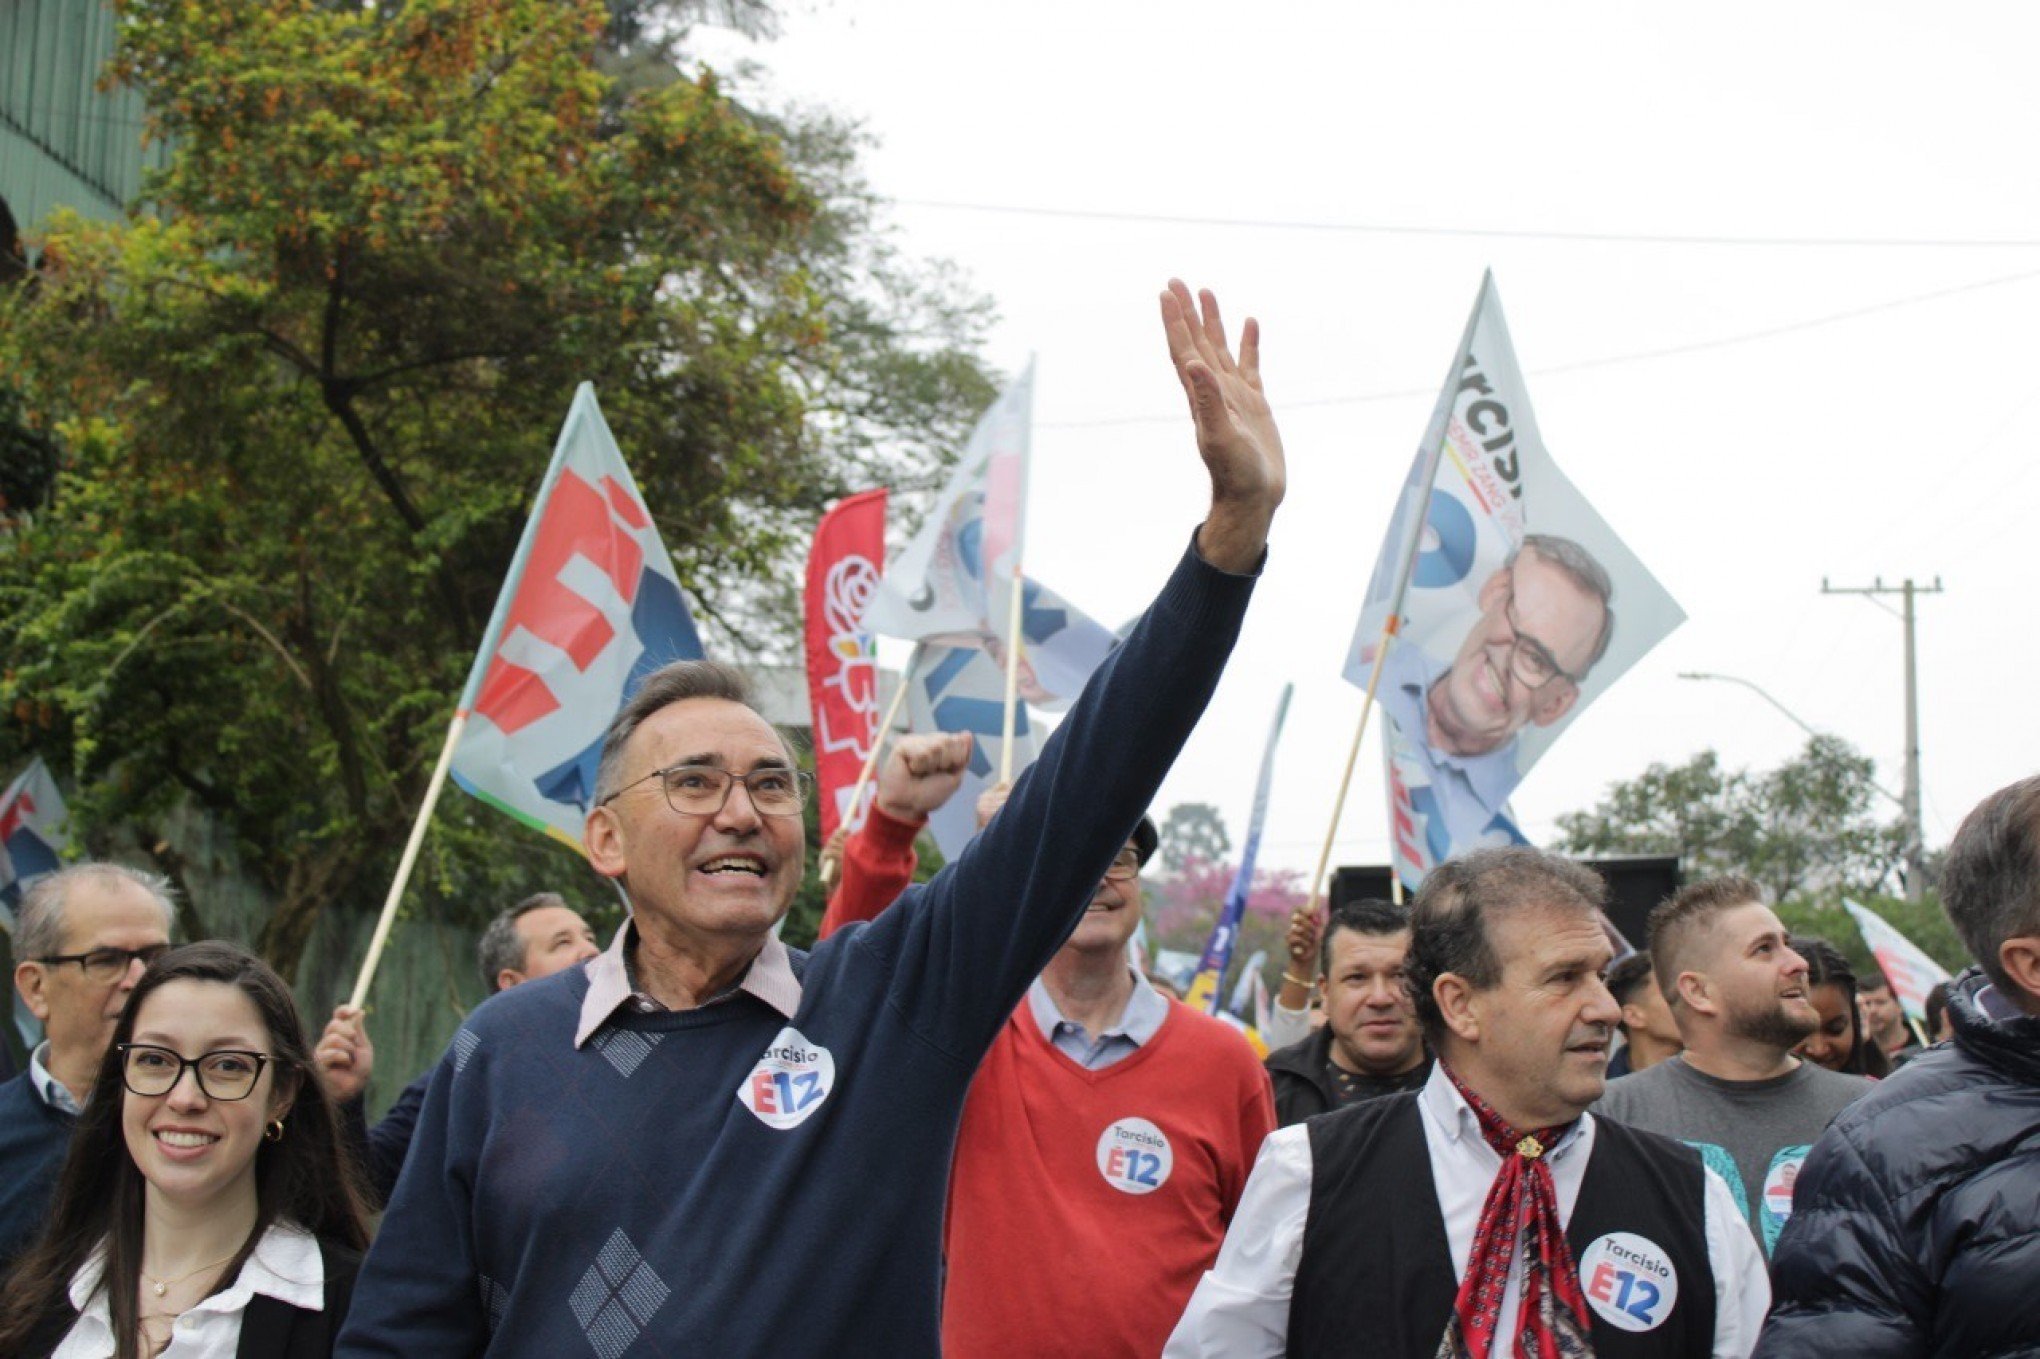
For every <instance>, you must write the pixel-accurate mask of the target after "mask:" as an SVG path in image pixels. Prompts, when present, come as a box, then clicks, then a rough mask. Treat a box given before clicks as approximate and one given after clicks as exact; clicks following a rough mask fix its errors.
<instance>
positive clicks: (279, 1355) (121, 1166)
mask: <svg viewBox="0 0 2040 1359" xmlns="http://www.w3.org/2000/svg"><path fill="white" fill-rule="evenodd" d="M366 1245H367V1233H366V1230H365V1228H364V1218H363V1213H362V1208H361V1199H360V1196H359V1193H358V1191H357V1189H356V1187H355V1171H354V1168H353V1166H352V1165H351V1164H350V1162H349V1160H348V1157H347V1154H346V1152H345V1150H344V1148H343V1146H342V1143H341V1140H340V1134H339V1130H338V1124H337V1119H336V1115H335V1112H334V1109H333V1106H332V1105H331V1103H330V1102H329V1101H328V1100H327V1098H326V1096H325V1094H324V1093H323V1091H322V1090H321V1088H320V1086H319V1083H318V1081H317V1080H315V1079H313V1078H312V1074H311V1065H310V1054H309V1052H308V1051H307V1048H306V1044H305V1034H304V1026H303V1024H302V1023H301V1022H300V1020H299V1018H298V1013H297V1007H296V1005H295V1004H294V1003H293V1002H292V1000H291V995H290V991H289V990H288V988H286V987H285V986H284V984H283V982H282V980H281V979H280V978H278V977H277V975H276V974H275V973H274V972H272V971H271V970H270V969H269V968H268V967H267V966H266V965H265V964H264V963H263V962H262V961H261V960H260V959H258V958H256V957H255V956H254V955H253V954H250V953H248V952H247V951H246V950H244V949H242V948H240V947H238V946H236V945H233V944H225V943H216V942H215V943H201V944H191V945H188V946H186V947H184V948H179V949H173V950H171V951H170V952H169V953H166V954H164V955H163V956H162V957H160V958H157V959H156V960H155V961H153V962H152V963H150V965H149V969H148V971H147V972H146V973H144V974H143V976H142V979H141V980H140V981H139V982H138V983H136V985H135V989H134V993H133V995H131V996H130V997H129V999H128V1003H127V1007H126V1009H124V1010H123V1011H122V1012H121V1016H120V1021H119V1023H118V1025H117V1026H116V1028H115V1030H114V1041H113V1045H112V1046H111V1047H110V1048H109V1049H108V1050H107V1054H106V1059H105V1061H104V1062H103V1063H102V1064H101V1066H100V1068H99V1076H98V1080H97V1081H96V1082H95V1084H94V1085H93V1088H92V1095H91V1098H90V1099H89V1100H88V1101H87V1102H86V1105H85V1112H84V1114H83V1115H82V1116H81V1117H80V1118H79V1120H78V1127H77V1132H76V1134H75V1136H74V1138H73V1140H72V1143H71V1149H70V1155H69V1158H68V1159H67V1160H66V1161H65V1164H64V1171H63V1176H62V1179H61V1180H60V1181H59V1183H58V1187H57V1197H56V1202H55V1204H54V1205H53V1207H52V1211H51V1217H50V1222H49V1225H48V1227H47V1229H46V1230H45V1234H44V1235H43V1237H42V1239H41V1241H40V1242H39V1243H38V1244H37V1246H36V1247H35V1248H34V1249H33V1250H32V1251H30V1252H29V1253H28V1254H27V1255H26V1256H24V1257H23V1258H22V1260H21V1262H20V1263H19V1265H18V1266H17V1267H16V1269H15V1271H14V1273H13V1275H12V1276H11V1277H10V1278H9V1279H8V1281H7V1286H6V1290H5V1292H4V1293H0V1354H8V1355H23V1356H44V1355H49V1356H54V1359H141V1357H142V1356H163V1357H164V1359H233V1357H234V1356H240V1357H241V1359H301V1357H302V1359H323V1356H327V1355H330V1354H331V1353H332V1349H333V1342H334V1340H335V1338H336V1337H337V1336H338V1334H339V1331H340V1324H341V1321H342V1320H343V1318H344V1316H345V1313H346V1306H347V1300H348V1297H349V1294H350V1292H351V1290H352V1286H353V1280H354V1273H355V1270H356V1268H357V1267H358V1265H359V1263H360V1252H361V1251H362V1250H363V1249H364V1248H365V1247H366Z"/></svg>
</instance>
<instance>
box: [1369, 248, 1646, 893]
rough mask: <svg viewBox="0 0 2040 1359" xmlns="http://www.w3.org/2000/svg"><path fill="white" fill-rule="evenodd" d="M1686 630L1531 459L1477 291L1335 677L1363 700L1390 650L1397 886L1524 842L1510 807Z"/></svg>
mask: <svg viewBox="0 0 2040 1359" xmlns="http://www.w3.org/2000/svg"><path fill="white" fill-rule="evenodd" d="M1647 451H1648V450H1647V449H1638V450H1634V452H1636V453H1637V454H1639V455H1641V454H1644V453H1647ZM1406 568H1407V569H1406ZM1684 617H1685V615H1684V614H1683V613H1682V612H1681V611H1680V609H1679V606H1678V605H1677V603H1676V602H1674V601H1673V599H1672V597H1671V596H1670V594H1668V593H1667V592H1666V591H1665V589H1664V587H1663V586H1661V585H1659V584H1658V582H1657V581H1656V579H1655V578H1653V577H1652V575H1651V574H1650V571H1649V570H1648V569H1647V568H1646V567H1645V566H1644V564H1643V563H1642V561H1640V560H1639V559H1638V558H1637V557H1636V555H1635V554H1634V553H1633V552H1631V551H1630V550H1629V548H1628V547H1627V546H1626V545H1625V544H1624V543H1623V542H1622V540H1621V539H1620V538H1619V537H1618V536H1616V534H1615V531H1614V530H1613V529H1612V528H1610V527H1609V526H1608V524H1607V523H1606V522H1605V521H1604V520H1603V519H1602V518H1601V517H1600V515H1599V514H1597V513H1595V511H1594V508H1593V506H1592V505H1590V504H1588V503H1587V500H1586V498H1585V497H1584V496H1582V495H1581V494H1580V492H1579V490H1578V489H1577V488H1576V487H1574V486H1573V484H1572V482H1571V481H1570V480H1568V479H1567V477H1566V475H1565V473H1564V472H1562V471H1561V470H1559V467H1558V465H1557V463H1556V462H1554V461H1553V459H1552V457H1551V454H1550V453H1549V452H1548V451H1547V450H1546V448H1545V445H1544V440H1543V437H1542V436H1541V435H1540V433H1539V432H1538V428H1537V420H1536V416H1535V414H1534V412H1533V411H1532V410H1531V407H1530V398H1529V393H1528V391H1527V390H1526V388H1525V386H1524V383H1523V375H1522V370H1521V369H1520V367H1519V366H1518V365H1517V362H1516V354H1515V349H1514V346H1513V345H1512V344H1511V342H1510V340H1509V330H1508V324H1507V322H1506V321H1505V320H1504V318H1503V315H1502V305H1501V299H1500V296H1499V295H1498V294H1497V292H1496V290H1495V284H1494V276H1493V275H1492V274H1489V275H1487V276H1485V277H1483V278H1482V280H1481V287H1480V294H1479V296H1478V297H1477V298H1476V299H1475V301H1474V307H1473V313H1472V315H1471V317H1470V318H1469V320H1468V322H1467V326H1466V330H1465V332H1464V334H1463V336H1462V338H1461V340H1460V344H1459V348H1458V350H1457V351H1456V352H1455V353H1454V354H1453V359H1452V366H1451V369H1450V370H1449V372H1448V374H1447V376H1446V380H1445V383H1444V387H1443V389H1442V390H1441V391H1440V393H1439V396H1438V401H1437V404H1436V406H1435V407H1434V408H1433V410H1432V413H1431V419H1430V422H1429V424H1428V425H1427V426H1426V429H1425V433H1424V442H1423V444H1422V445H1421V446H1420V447H1419V448H1418V449H1417V453H1416V457H1415V459H1414V461H1413V462H1412V465H1411V468H1410V471H1409V473H1408V475H1407V476H1406V477H1405V478H1404V482H1403V490H1402V494H1401V496H1400V497H1399V499H1398V501H1397V505H1396V510H1395V513H1394V515H1393V516H1392V517H1391V520H1390V523H1389V528H1388V533H1387V535H1386V539H1385V541H1384V542H1383V544H1382V549H1381V554H1380V556H1379V557H1378V558H1377V559H1376V561H1375V566H1374V572H1373V576H1372V578H1371V580H1370V581H1369V584H1368V587H1367V595H1366V599H1365V602H1364V603H1363V605H1362V607H1361V612H1360V618H1359V622H1358V624H1357V626H1356V627H1355V629H1354V632H1353V640H1352V643H1351V645H1350V647H1349V648H1348V652H1347V661H1346V667H1345V677H1346V678H1347V679H1348V680H1349V681H1351V682H1352V683H1354V684H1355V685H1358V686H1361V687H1363V688H1364V687H1366V685H1367V684H1368V683H1369V681H1370V678H1371V677H1372V676H1373V675H1374V665H1375V653H1376V651H1377V650H1378V649H1379V648H1380V647H1381V646H1382V645H1384V644H1386V645H1387V646H1388V648H1389V649H1388V652H1387V654H1386V655H1385V656H1384V657H1382V660H1381V668H1380V677H1379V682H1378V684H1377V686H1376V689H1375V701H1376V702H1377V703H1378V704H1379V705H1380V707H1381V709H1382V712H1383V713H1384V714H1385V715H1386V716H1387V718H1388V723H1387V727H1386V730H1385V733H1384V735H1385V739H1384V741H1383V748H1384V755H1385V761H1384V762H1385V765H1386V774H1387V782H1388V803H1389V819H1390V827H1389V833H1390V840H1391V843H1392V845H1393V850H1394V856H1395V864H1396V870H1397V872H1398V874H1399V875H1400V876H1401V878H1402V880H1403V882H1404V883H1405V884H1406V885H1408V886H1410V887H1412V888H1414V887H1416V886H1418V885H1420V884H1421V883H1422V881H1423V879H1424V875H1425V874H1426V873H1428V872H1429V871H1430V869H1431V868H1433V867H1435V866H1436V865H1437V864H1439V863H1441V862H1443V861H1444V860H1445V859H1447V858H1450V857H1452V856H1453V855H1455V854H1460V853H1463V852H1465V851H1467V850H1469V849H1475V848H1479V847H1482V846H1488V845H1508V844H1521V843H1524V837H1523V835H1522V832H1521V831H1520V830H1518V829H1517V825H1516V821H1515V817H1514V815H1513V813H1512V812H1511V811H1510V809H1509V796H1510V794H1511V793H1513V792H1514V791H1515V789H1516V786H1517V785H1518V784H1519V783H1521V782H1522V780H1523V777H1524V776H1525V775H1526V774H1527V773H1529V771H1530V769H1531V767H1532V766H1533V765H1535V764H1536V762H1537V760H1538V759H1539V758H1540V757H1541V756H1542V755H1543V753H1544V751H1545V750H1546V749H1548V748H1549V747H1550V745H1551V743H1552V741H1553V740H1555V739H1557V737H1558V735H1559V733H1560V732H1561V731H1563V730H1564V729H1565V727H1566V726H1567V725H1568V724H1569V723H1570V722H1571V721H1572V719H1573V718H1574V717H1576V716H1577V715H1578V714H1579V712H1580V711H1581V710H1582V709H1584V708H1585V707H1586V706H1587V705H1588V704H1589V703H1591V702H1592V701H1593V700H1594V698H1596V697H1597V696H1599V695H1600V693H1601V692H1602V691H1603V690H1605V689H1606V688H1607V687H1608V686H1609V685H1610V684H1612V683H1613V682H1614V681H1615V680H1616V679H1618V678H1619V677H1620V676H1621V675H1622V674H1623V673H1624V672H1625V671H1627V670H1628V669H1629V668H1630V667H1631V666H1632V665H1634V664H1635V663H1636V662H1637V661H1638V660H1639V659H1641V658H1642V657H1643V655H1644V654H1645V653H1646V652H1648V651H1649V650H1650V649H1651V648H1652V647H1653V646H1656V645H1657V643H1658V642H1659V641H1661V640H1663V638H1664V637H1665V636H1666V635H1667V634H1668V633H1670V632H1671V630H1672V629H1673V628H1675V627H1677V626H1678V625H1679V623H1680V622H1681V621H1683V620H1684Z"/></svg>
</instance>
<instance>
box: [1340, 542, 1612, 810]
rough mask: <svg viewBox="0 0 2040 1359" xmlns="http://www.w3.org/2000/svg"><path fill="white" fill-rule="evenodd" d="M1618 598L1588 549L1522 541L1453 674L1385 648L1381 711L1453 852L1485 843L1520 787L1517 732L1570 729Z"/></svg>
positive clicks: (1409, 651)
mask: <svg viewBox="0 0 2040 1359" xmlns="http://www.w3.org/2000/svg"><path fill="white" fill-rule="evenodd" d="M1613 596H1614V584H1613V582H1612V581H1611V580H1610V579H1609V576H1608V572H1607V570H1606V569H1605V568H1604V567H1603V566H1602V565H1601V563H1600V562H1598V561H1597V560H1595V558H1594V556H1593V554H1592V553H1590V552H1588V551H1587V550H1586V549H1585V548H1584V547H1582V546H1580V545H1579V544H1578V543H1576V542H1574V541H1572V540H1571V539H1570V538H1561V537H1557V536H1555V535H1552V534H1541V533H1531V534H1526V535H1524V538H1523V542H1522V544H1521V545H1520V546H1519V547H1518V548H1517V549H1516V551H1515V552H1514V553H1512V554H1511V555H1510V557H1509V559H1508V561H1507V562H1505V563H1504V564H1503V566H1502V568H1501V569H1500V570H1498V571H1496V572H1495V573H1494V574H1493V575H1492V576H1489V577H1488V579H1487V580H1486V582H1485V583H1483V584H1482V585H1481V587H1480V594H1479V596H1478V601H1479V606H1480V613H1479V614H1478V615H1477V616H1476V617H1475V618H1474V621H1473V626H1472V627H1470V628H1469V629H1467V633H1466V636H1465V637H1464V638H1463V639H1462V640H1461V641H1460V644H1459V648H1458V650H1457V651H1456V652H1454V654H1453V657H1452V660H1451V662H1450V664H1449V665H1446V666H1444V667H1442V668H1441V667H1439V666H1438V665H1436V664H1435V663H1434V662H1433V661H1432V660H1431V658H1430V657H1429V656H1428V655H1426V654H1425V652H1424V649H1423V648H1422V647H1420V646H1415V645H1411V644H1409V643H1398V644H1396V645H1395V646H1394V647H1393V648H1392V649H1391V650H1390V651H1389V654H1388V659H1387V661H1386V662H1384V663H1383V667H1382V685H1381V704H1382V707H1383V708H1385V709H1386V710H1387V711H1388V715H1389V716H1390V717H1391V718H1392V719H1394V721H1395V724H1396V727H1397V729H1398V730H1399V731H1400V732H1401V733H1402V734H1403V737H1404V738H1405V741H1406V742H1407V744H1408V745H1409V747H1410V748H1411V749H1412V750H1413V752H1414V753H1415V755H1416V763H1417V764H1418V766H1419V768H1418V770H1417V771H1416V772H1415V774H1414V775H1413V776H1412V779H1411V781H1412V782H1413V783H1414V784H1415V785H1416V786H1427V787H1429V789H1430V790H1431V791H1430V802H1431V804H1432V806H1435V813H1434V814H1435V815H1438V816H1439V817H1441V818H1442V819H1443V822H1444V828H1445V830H1446V832H1447V833H1448V834H1449V836H1450V843H1451V844H1452V845H1454V846H1471V845H1474V844H1477V843H1479V841H1480V839H1481V837H1482V835H1483V834H1485V833H1486V832H1487V831H1488V830H1489V827H1490V826H1491V824H1492V823H1493V822H1494V819H1495V817H1496V816H1497V815H1499V814H1500V812H1501V810H1502V807H1503V805H1504V804H1505V803H1506V802H1507V801H1508V799H1509V794H1510V792H1511V791H1512V790H1514V788H1515V786H1516V784H1517V783H1518V782H1519V781H1520V780H1521V778H1522V774H1521V772H1520V771H1519V770H1518V768H1517V765H1516V737H1517V735H1518V733H1520V732H1521V731H1522V730H1523V729H1524V728H1525V727H1529V726H1538V727H1548V726H1551V725H1553V724H1554V723H1557V722H1559V721H1561V720H1563V719H1564V718H1565V716H1566V715H1567V714H1568V713H1570V712H1571V711H1572V710H1573V706H1574V704H1576V703H1577V702H1578V701H1579V697H1580V686H1581V685H1582V684H1584V683H1585V682H1586V678H1587V672H1588V671H1590V670H1591V669H1592V668H1593V667H1594V665H1595V663H1597V662H1598V661H1599V660H1600V659H1601V657H1602V656H1603V655H1605V654H1607V650H1608V643H1609V641H1610V640H1611V639H1612V638H1613V636H1614V633H1615V613H1614V609H1613V608H1612V605H1611V601H1612V599H1613ZM1412 791H1414V788H1413V790H1412ZM1420 806H1422V804H1420ZM1422 809H1423V810H1425V811H1426V812H1427V813H1430V812H1431V811H1432V807H1431V806H1422Z"/></svg>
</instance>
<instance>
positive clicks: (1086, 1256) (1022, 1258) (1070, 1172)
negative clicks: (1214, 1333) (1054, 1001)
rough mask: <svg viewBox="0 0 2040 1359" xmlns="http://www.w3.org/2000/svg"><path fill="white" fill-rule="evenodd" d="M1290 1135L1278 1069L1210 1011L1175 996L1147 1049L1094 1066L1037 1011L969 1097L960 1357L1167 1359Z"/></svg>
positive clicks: (952, 1292) (1008, 1039)
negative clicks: (1239, 1211)
mask: <svg viewBox="0 0 2040 1359" xmlns="http://www.w3.org/2000/svg"><path fill="white" fill-rule="evenodd" d="M1274 1126H1275V1105H1274V1100H1273V1097H1272V1096H1271V1095H1270V1093H1269V1088H1268V1073H1267V1072H1266V1071H1265V1070H1263V1069H1262V1067H1261V1064H1260V1063H1259V1062H1258V1061H1256V1060H1255V1059H1254V1054H1253V1050H1252V1049H1251V1048H1249V1047H1248V1046H1247V1043H1246V1040H1245V1039H1243V1038H1241V1037H1240V1035H1239V1034H1237V1033H1235V1032H1234V1031H1233V1030H1232V1029H1230V1028H1228V1027H1226V1026H1225V1025H1224V1024H1221V1023H1220V1022H1218V1021H1217V1020H1215V1019H1212V1018H1210V1017H1209V1016H1207V1015H1203V1014H1199V1013H1197V1012H1196V1011H1194V1010H1191V1009H1189V1008H1188V1007H1186V1006H1183V1005H1180V1004H1178V1003H1177V1002H1175V1001H1173V1000H1172V1001H1170V1002H1169V1017H1168V1019H1167V1020H1165V1021H1164V1022H1163V1024H1162V1027H1161V1029H1160V1030H1159V1031H1158V1032H1157V1033H1156V1034H1155V1036H1154V1037H1153V1038H1151V1039H1149V1040H1148V1042H1147V1043H1146V1045H1145V1046H1143V1047H1142V1048H1141V1049H1140V1051H1138V1052H1136V1053H1134V1054H1133V1055H1132V1056H1130V1057H1127V1058H1124V1059H1123V1060H1121V1061H1118V1062H1115V1063H1114V1064H1112V1065H1111V1066H1108V1067H1106V1068H1104V1069H1103V1070H1099V1071H1088V1070H1086V1069H1084V1068H1083V1067H1082V1066H1079V1065H1078V1064H1077V1063H1076V1062H1073V1061H1071V1060H1070V1059H1069V1058H1068V1057H1066V1056H1064V1055H1063V1054H1062V1053H1060V1052H1058V1051H1057V1050H1056V1049H1055V1047H1054V1046H1053V1045H1052V1044H1051V1043H1049V1041H1048V1040H1047V1039H1046V1038H1044V1037H1042V1034H1041V1027H1040V1025H1039V1024H1037V1023H1036V1022H1035V1020H1034V1015H1033V1012H1032V1011H1031V1010H1030V1009H1029V1008H1028V1006H1026V1005H1025V1004H1023V1005H1021V1007H1020V1008H1019V1009H1018V1010H1016V1011H1015V1012H1014V1013H1013V1016H1012V1017H1011V1018H1010V1019H1008V1020H1007V1021H1006V1028H1005V1031H1004V1032H1003V1033H1001V1034H1000V1035H999V1039H998V1041H997V1042H996V1043H994V1044H993V1045H992V1050H991V1053H990V1055H989V1056H987V1057H986V1058H985V1061H984V1065H983V1066H981V1067H979V1068H978V1074H977V1079H976V1081H975V1082H973V1083H972V1085H971V1088H970V1097H969V1099H967V1100H966V1101H965V1103H964V1108H963V1128H962V1130H961V1131H960V1132H959V1133H958V1135H957V1143H956V1161H955V1164H954V1166H953V1167H952V1168H951V1171H950V1177H949V1219H948V1224H947V1226H946V1228H945V1231H944V1250H945V1252H946V1254H947V1257H948V1273H947V1286H946V1290H945V1292H944V1295H943V1302H942V1352H943V1353H944V1354H945V1355H948V1356H952V1359H977V1356H993V1355H997V1356H1006V1355H1027V1356H1030V1359H1047V1357H1049V1356H1058V1355H1068V1356H1071V1357H1072V1359H1101V1357H1102V1356H1116V1355H1127V1356H1142V1357H1143V1359H1153V1356H1155V1355H1158V1354H1160V1353H1161V1352H1162V1345H1163V1344H1164V1343H1165V1342H1166V1341H1167V1340H1168V1338H1169V1332H1170V1331H1171V1330H1173V1329H1174V1328H1175V1325H1176V1321H1177V1319H1178V1318H1179V1317H1181V1316H1182V1314H1183V1308H1184V1306H1185V1305H1186V1304H1187V1303H1188V1302H1189V1301H1190V1293H1191V1290H1192V1289H1194V1288H1195V1287H1196V1286H1197V1281H1198V1279H1199V1278H1200V1277H1201V1276H1202V1274H1203V1272H1204V1271H1205V1270H1206V1269H1209V1268H1210V1267H1211V1263H1212V1261H1213V1260H1214V1259H1216V1258H1217V1256H1218V1246H1219V1242H1220V1241H1221V1240H1223V1239H1224V1237H1225V1229H1226V1226H1227V1224H1229V1223H1230V1222H1231V1221H1232V1215H1233V1209H1234V1208H1235V1207H1237V1206H1238V1204H1239V1201H1240V1191H1241V1190H1242V1189H1243V1188H1244V1187H1245V1186H1246V1182H1247V1173H1248V1172H1249V1171H1250V1170H1252V1169H1253V1165H1254V1157H1255V1155H1256V1154H1257V1153H1258V1152H1259V1151H1260V1149H1261V1139H1262V1138H1263V1137H1265V1136H1267V1134H1268V1133H1269V1131H1270V1130H1272V1129H1273V1128H1274Z"/></svg>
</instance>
